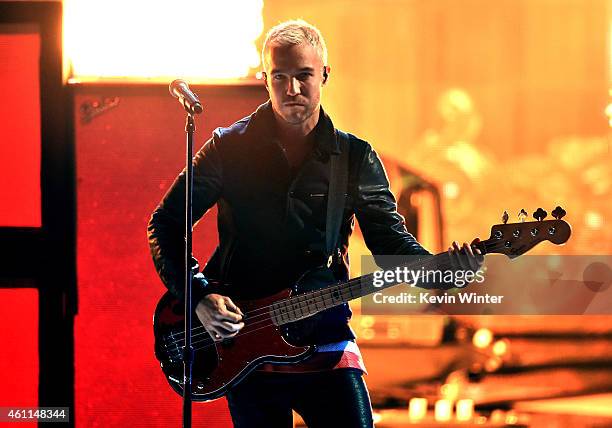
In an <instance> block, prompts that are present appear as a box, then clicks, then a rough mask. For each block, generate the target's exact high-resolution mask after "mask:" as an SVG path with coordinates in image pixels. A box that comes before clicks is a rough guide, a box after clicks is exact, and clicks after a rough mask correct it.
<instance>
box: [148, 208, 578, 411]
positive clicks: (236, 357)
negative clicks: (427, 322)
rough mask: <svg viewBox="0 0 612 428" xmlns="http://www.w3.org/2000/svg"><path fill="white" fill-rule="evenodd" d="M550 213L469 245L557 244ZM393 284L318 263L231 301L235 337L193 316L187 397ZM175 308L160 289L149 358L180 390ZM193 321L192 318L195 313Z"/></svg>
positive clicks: (282, 352) (514, 251)
mask: <svg viewBox="0 0 612 428" xmlns="http://www.w3.org/2000/svg"><path fill="white" fill-rule="evenodd" d="M521 213H524V210H523V211H521ZM525 214H526V213H525ZM552 214H553V216H554V217H555V219H554V220H544V217H545V216H546V212H545V211H544V210H542V209H541V208H540V209H538V211H536V212H535V213H534V217H535V218H536V219H537V221H532V222H524V221H522V222H520V223H514V224H507V223H506V222H507V214H505V216H504V223H503V224H497V225H495V226H493V227H492V228H491V234H490V237H489V238H488V239H487V240H485V241H481V242H478V243H476V244H473V247H474V248H478V249H480V251H481V252H482V254H492V253H497V254H505V255H506V256H508V257H510V258H515V257H518V256H520V255H521V254H524V253H525V252H527V251H529V250H530V249H531V248H533V247H534V246H535V245H537V244H539V243H540V242H544V241H549V242H552V243H553V244H557V245H560V244H563V243H565V242H566V241H567V240H568V239H569V237H570V234H571V228H570V226H569V224H568V223H566V222H565V221H564V220H562V219H561V218H562V217H563V215H565V211H564V210H563V209H562V208H560V207H557V208H556V209H555V210H554V211H553V212H552ZM523 220H524V218H523ZM441 266H446V267H448V266H450V259H449V255H448V253H446V252H444V253H441V254H437V255H434V256H425V257H424V258H420V259H419V260H418V261H413V262H411V263H408V264H406V265H403V266H402V268H404V267H407V268H408V269H415V270H417V269H421V268H422V267H426V268H428V269H436V268H437V267H441ZM395 285H397V284H393V283H391V284H385V285H384V286H382V287H381V286H380V284H376V285H375V284H374V281H373V275H372V274H370V275H364V276H361V277H358V278H353V279H351V280H349V281H347V282H340V283H338V282H337V281H335V279H334V278H333V276H332V274H331V271H330V269H328V268H327V267H320V268H316V269H313V270H310V271H308V272H306V273H304V274H303V275H302V276H301V277H300V279H299V280H298V281H297V283H296V284H294V285H293V287H290V288H287V289H285V290H283V291H281V292H279V293H277V294H274V295H272V296H268V297H265V298H261V299H256V300H234V299H232V300H234V302H235V303H236V305H237V306H238V307H239V308H241V310H242V312H243V313H244V315H245V320H244V322H245V325H244V327H243V328H242V330H240V332H239V333H238V334H237V335H235V336H234V337H232V338H231V339H225V340H222V341H218V342H216V341H215V340H213V338H212V337H211V336H210V335H209V334H208V332H207V331H206V329H205V328H204V327H203V326H202V325H201V324H199V322H197V321H196V323H197V324H198V325H196V326H194V327H193V329H192V332H191V334H192V345H193V349H194V365H193V381H192V399H193V400H194V401H208V400H213V399H216V398H219V397H221V396H223V395H224V394H225V393H226V392H227V391H228V390H229V389H230V388H232V387H233V386H234V385H236V384H237V383H238V382H240V381H241V380H242V379H243V378H244V377H245V376H246V375H248V374H249V373H250V372H251V371H253V370H254V369H255V368H256V367H257V366H259V365H261V364H264V363H272V364H287V363H296V362H299V361H302V360H304V359H305V358H307V357H308V356H310V355H311V354H312V353H313V352H314V351H315V350H316V346H315V345H310V346H301V345H297V344H296V343H295V340H294V337H295V336H293V335H292V330H294V329H293V328H292V327H295V326H296V325H299V323H300V322H302V323H303V320H307V319H308V318H309V317H312V316H315V315H316V314H318V313H320V312H322V311H324V310H326V309H330V308H332V307H335V306H338V305H341V304H344V303H346V302H348V301H350V300H353V299H357V298H360V297H363V296H366V295H369V294H372V293H375V292H378V291H381V289H383V288H386V287H391V286H395ZM183 311H184V309H183V303H182V301H180V300H178V299H176V298H175V297H174V296H173V295H172V294H170V293H169V292H167V293H166V294H165V295H164V296H163V297H162V298H161V300H160V301H159V303H158V305H157V308H156V310H155V316H154V320H153V328H154V334H155V356H156V358H157V359H158V360H159V362H160V364H161V368H162V371H163V373H164V375H165V376H166V378H167V380H168V382H169V384H170V386H171V387H172V388H173V389H174V390H175V391H176V392H177V393H179V394H181V395H182V394H183V379H182V378H183V345H184V332H185V331H184V316H183ZM194 319H195V320H197V317H194ZM292 342H293V343H292Z"/></svg>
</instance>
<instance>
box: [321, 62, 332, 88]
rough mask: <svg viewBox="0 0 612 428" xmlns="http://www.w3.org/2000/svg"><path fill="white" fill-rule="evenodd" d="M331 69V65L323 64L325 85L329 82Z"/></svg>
mask: <svg viewBox="0 0 612 428" xmlns="http://www.w3.org/2000/svg"><path fill="white" fill-rule="evenodd" d="M330 71H331V68H330V66H329V65H324V66H323V84H324V85H325V84H326V83H327V79H329V73H330Z"/></svg>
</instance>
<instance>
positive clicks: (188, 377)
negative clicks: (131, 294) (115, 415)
mask: <svg viewBox="0 0 612 428" xmlns="http://www.w3.org/2000/svg"><path fill="white" fill-rule="evenodd" d="M185 109H186V110H187V120H186V123H185V132H186V133H187V153H186V161H185V164H186V165H185V348H184V349H183V428H191V401H192V400H191V383H192V371H193V346H192V345H191V324H192V319H191V318H192V317H191V316H192V313H193V311H192V304H191V282H192V281H191V280H192V272H191V252H192V233H193V218H192V203H193V162H192V159H193V133H194V131H195V121H194V117H193V114H192V113H191V112H190V111H189V110H188V109H187V108H185Z"/></svg>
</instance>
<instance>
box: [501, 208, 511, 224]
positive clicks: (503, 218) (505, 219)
mask: <svg viewBox="0 0 612 428" xmlns="http://www.w3.org/2000/svg"><path fill="white" fill-rule="evenodd" d="M509 218H510V216H509V215H508V211H504V214H503V215H502V221H503V222H504V224H506V223H508V219H509Z"/></svg>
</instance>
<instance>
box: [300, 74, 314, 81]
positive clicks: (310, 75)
mask: <svg viewBox="0 0 612 428" xmlns="http://www.w3.org/2000/svg"><path fill="white" fill-rule="evenodd" d="M310 77H312V74H311V73H300V74H298V76H297V78H298V79H299V80H308V79H310Z"/></svg>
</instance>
